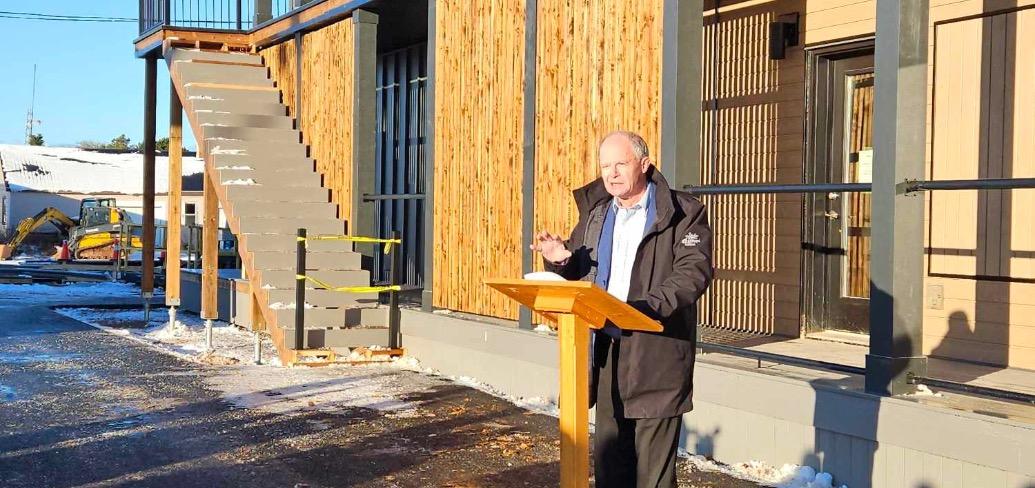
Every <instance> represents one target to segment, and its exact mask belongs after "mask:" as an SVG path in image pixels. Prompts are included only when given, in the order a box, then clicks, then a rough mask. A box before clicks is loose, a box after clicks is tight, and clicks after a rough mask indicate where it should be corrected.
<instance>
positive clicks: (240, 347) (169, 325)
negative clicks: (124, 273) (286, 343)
mask: <svg viewBox="0 0 1035 488" xmlns="http://www.w3.org/2000/svg"><path fill="white" fill-rule="evenodd" d="M57 312H58V313H60V314H62V315H64V316H66V317H70V318H73V319H75V320H78V321H80V322H83V323H85V324H88V325H91V326H93V327H96V328H98V329H101V330H103V331H106V332H109V333H112V334H116V335H120V336H123V337H127V338H130V339H134V340H136V341H138V342H141V343H143V344H146V345H148V346H151V347H153V348H155V349H158V350H159V351H162V352H165V353H167V354H170V355H173V356H176V357H178V358H181V359H186V360H188V361H193V362H199V363H204V364H228V363H229V364H235V363H251V362H252V361H253V360H254V347H255V336H254V335H253V333H252V332H250V331H246V330H244V329H241V328H238V327H237V326H234V325H230V324H228V323H226V322H222V321H218V320H214V321H212V350H211V351H209V350H208V349H207V348H206V335H207V333H206V331H205V321H204V320H202V319H201V318H200V317H198V316H197V315H193V314H187V313H184V312H182V311H181V312H178V313H177V314H176V321H175V322H172V321H170V315H171V312H166V311H165V310H162V309H161V308H155V309H153V310H152V311H151V316H150V317H149V319H150V320H148V321H147V322H145V321H144V311H143V310H137V309H134V310H106V309H96V308H63V309H59V310H57ZM127 326H130V327H132V328H126V327H127ZM261 359H262V362H263V363H264V364H274V365H279V364H280V360H279V359H278V357H277V354H276V350H275V349H274V347H273V343H272V342H270V341H269V339H268V338H266V337H263V339H262V358H261Z"/></svg>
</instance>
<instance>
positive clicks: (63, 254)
mask: <svg viewBox="0 0 1035 488" xmlns="http://www.w3.org/2000/svg"><path fill="white" fill-rule="evenodd" d="M69 254H70V252H69V250H68V241H61V249H60V250H59V251H58V256H57V260H58V262H61V263H67V262H68V261H71V260H72V258H71V256H69Z"/></svg>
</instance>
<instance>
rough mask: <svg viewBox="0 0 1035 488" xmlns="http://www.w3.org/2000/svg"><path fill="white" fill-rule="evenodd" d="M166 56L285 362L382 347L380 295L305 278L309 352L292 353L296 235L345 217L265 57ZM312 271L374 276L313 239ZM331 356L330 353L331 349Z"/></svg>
mask: <svg viewBox="0 0 1035 488" xmlns="http://www.w3.org/2000/svg"><path fill="white" fill-rule="evenodd" d="M165 59H166V60H167V62H168V63H169V72H170V74H171V75H172V77H173V80H174V82H175V85H176V89H177V93H178V94H179V96H180V99H181V100H182V101H183V106H184V110H185V111H186V113H187V116H188V118H189V119H190V122H191V127H192V128H193V129H194V132H195V137H196V138H197V140H198V141H200V142H199V146H200V148H201V152H202V153H203V155H204V157H205V164H206V169H207V171H208V172H209V173H210V174H214V175H217V177H218V182H219V184H218V185H216V193H217V194H218V195H219V200H220V204H221V206H222V208H223V211H224V213H225V214H226V216H227V220H228V222H229V224H230V227H231V229H232V230H233V231H234V233H235V234H237V236H238V239H239V242H240V249H241V255H242V256H241V257H242V262H243V263H244V266H245V268H246V272H247V275H248V277H249V278H250V279H251V283H252V286H253V287H254V289H255V292H256V296H257V297H258V298H259V302H260V303H259V306H260V308H261V309H262V312H263V318H264V319H265V321H266V325H267V330H269V332H270V334H271V336H272V337H273V340H274V342H275V343H276V345H277V350H278V352H279V353H280V357H281V361H282V362H284V363H285V364H291V363H296V362H297V363H309V362H311V360H312V358H317V359H319V358H320V357H321V356H323V359H327V356H328V355H322V354H321V353H319V352H318V351H314V350H316V349H322V348H323V349H326V348H331V347H342V346H367V345H386V344H385V343H386V342H387V339H388V331H387V325H388V324H387V322H388V313H387V309H386V308H385V307H380V306H378V301H377V295H376V294H362V295H357V294H345V293H338V292H333V291H328V290H318V289H313V286H312V284H307V291H306V314H305V326H306V337H307V342H308V343H307V346H308V348H309V349H310V350H309V351H307V352H302V353H298V354H296V353H295V352H294V351H292V350H291V347H292V346H293V338H294V323H295V320H294V314H295V248H296V238H295V233H296V232H297V229H298V228H300V227H301V228H306V229H307V231H308V232H309V234H310V235H313V234H342V233H343V232H344V231H345V223H344V222H343V221H342V220H341V219H339V218H338V215H337V213H338V209H337V206H336V205H334V204H332V203H330V199H329V191H328V190H327V189H326V188H323V187H322V181H321V180H322V178H321V176H320V174H319V173H317V172H316V171H315V165H314V163H313V160H311V159H309V158H308V154H307V153H308V151H307V150H306V147H305V146H304V145H303V144H302V142H301V140H302V139H301V134H300V133H299V132H298V131H297V130H295V124H294V121H293V120H292V119H291V118H290V117H288V116H287V115H286V114H287V108H286V107H285V106H284V105H283V104H282V103H281V94H280V91H279V90H278V89H277V88H276V86H275V84H274V83H273V81H271V80H270V79H269V76H268V71H267V69H266V67H265V66H263V64H262V59H261V57H259V56H257V55H253V54H247V53H234V52H218V51H207V50H199V49H180V48H172V47H167V48H166V51H165ZM307 267H308V268H309V269H308V270H307V274H311V275H312V276H314V277H315V278H317V279H320V280H323V281H326V282H328V283H331V284H333V285H335V286H367V285H369V284H370V273H369V271H367V270H364V269H362V266H361V259H360V255H359V254H358V253H356V252H354V251H353V249H352V244H351V243H349V242H346V241H331V240H321V241H311V242H310V243H309V252H308V254H307ZM329 356H330V357H331V358H333V355H329Z"/></svg>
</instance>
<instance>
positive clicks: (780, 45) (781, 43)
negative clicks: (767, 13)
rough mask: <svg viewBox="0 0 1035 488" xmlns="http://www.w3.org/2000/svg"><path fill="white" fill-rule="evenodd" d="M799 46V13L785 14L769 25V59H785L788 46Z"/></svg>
mask: <svg viewBox="0 0 1035 488" xmlns="http://www.w3.org/2000/svg"><path fill="white" fill-rule="evenodd" d="M797 45H798V13H797V12H795V13H793V14H784V15H781V16H779V17H777V18H776V21H774V22H770V23H769V59H783V58H785V57H786V55H787V47H788V46H797Z"/></svg>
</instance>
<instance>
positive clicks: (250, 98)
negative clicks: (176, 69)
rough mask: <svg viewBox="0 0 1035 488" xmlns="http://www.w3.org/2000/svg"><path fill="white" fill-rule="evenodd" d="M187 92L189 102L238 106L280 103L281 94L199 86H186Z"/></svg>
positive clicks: (267, 91) (268, 91) (269, 91)
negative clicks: (220, 102) (208, 101)
mask: <svg viewBox="0 0 1035 488" xmlns="http://www.w3.org/2000/svg"><path fill="white" fill-rule="evenodd" d="M184 87H185V88H186V92H187V100H189V101H194V100H221V101H225V102H234V103H238V104H252V103H280V92H277V91H273V90H242V89H238V88H229V87H227V88H219V87H211V86H199V85H197V84H186V85H184Z"/></svg>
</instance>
